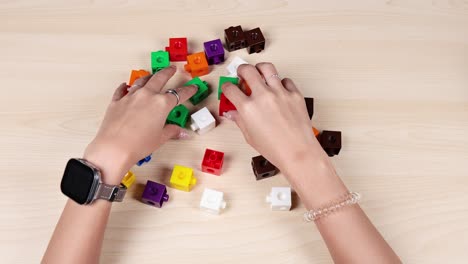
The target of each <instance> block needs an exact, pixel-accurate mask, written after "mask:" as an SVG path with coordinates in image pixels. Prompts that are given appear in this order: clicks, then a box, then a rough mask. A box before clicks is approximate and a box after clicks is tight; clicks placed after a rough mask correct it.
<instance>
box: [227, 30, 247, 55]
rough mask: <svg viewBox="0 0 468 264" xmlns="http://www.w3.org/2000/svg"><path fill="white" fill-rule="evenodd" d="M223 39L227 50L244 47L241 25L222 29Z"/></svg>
mask: <svg viewBox="0 0 468 264" xmlns="http://www.w3.org/2000/svg"><path fill="white" fill-rule="evenodd" d="M224 40H225V42H226V49H227V50H228V51H234V50H238V49H243V48H245V36H244V31H243V30H242V27H241V26H236V27H229V28H226V29H225V30H224Z"/></svg>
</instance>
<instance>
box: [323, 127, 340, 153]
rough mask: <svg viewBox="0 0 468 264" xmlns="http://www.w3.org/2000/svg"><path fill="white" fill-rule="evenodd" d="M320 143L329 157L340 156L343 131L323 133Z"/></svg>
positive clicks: (325, 131)
mask: <svg viewBox="0 0 468 264" xmlns="http://www.w3.org/2000/svg"><path fill="white" fill-rule="evenodd" d="M319 142H320V145H322V148H323V150H325V152H326V153H327V154H328V156H329V157H333V156H335V155H338V154H339V153H340V150H341V131H328V130H324V131H322V134H320V135H319Z"/></svg>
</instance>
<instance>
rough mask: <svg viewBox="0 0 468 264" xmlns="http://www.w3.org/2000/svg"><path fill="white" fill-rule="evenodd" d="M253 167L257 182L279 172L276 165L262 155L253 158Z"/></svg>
mask: <svg viewBox="0 0 468 264" xmlns="http://www.w3.org/2000/svg"><path fill="white" fill-rule="evenodd" d="M251 165H252V169H253V172H254V174H255V178H256V179H257V181H258V180H262V179H265V178H269V177H272V176H275V175H276V174H277V173H278V172H279V170H278V168H276V167H275V165H273V164H271V163H270V162H269V161H268V160H267V159H265V158H264V157H263V156H261V155H260V156H256V157H253V158H252V162H251Z"/></svg>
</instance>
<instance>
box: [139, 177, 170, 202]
mask: <svg viewBox="0 0 468 264" xmlns="http://www.w3.org/2000/svg"><path fill="white" fill-rule="evenodd" d="M141 201H142V202H144V203H146V204H149V205H151V206H154V207H159V208H161V207H162V205H163V203H164V202H167V201H169V194H167V188H166V185H164V184H160V183H157V182H153V181H147V182H146V186H145V190H144V191H143V195H142V196H141Z"/></svg>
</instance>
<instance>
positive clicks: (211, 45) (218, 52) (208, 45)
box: [203, 39, 224, 65]
mask: <svg viewBox="0 0 468 264" xmlns="http://www.w3.org/2000/svg"><path fill="white" fill-rule="evenodd" d="M203 47H204V48H205V55H206V58H207V60H208V65H213V64H220V63H221V62H224V48H223V43H222V42H221V40H220V39H215V40H210V41H207V42H205V43H203Z"/></svg>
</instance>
